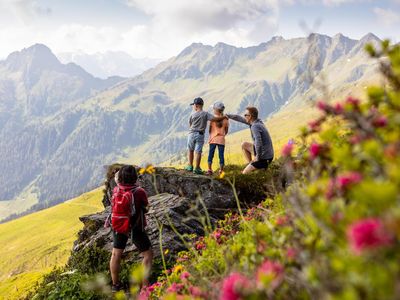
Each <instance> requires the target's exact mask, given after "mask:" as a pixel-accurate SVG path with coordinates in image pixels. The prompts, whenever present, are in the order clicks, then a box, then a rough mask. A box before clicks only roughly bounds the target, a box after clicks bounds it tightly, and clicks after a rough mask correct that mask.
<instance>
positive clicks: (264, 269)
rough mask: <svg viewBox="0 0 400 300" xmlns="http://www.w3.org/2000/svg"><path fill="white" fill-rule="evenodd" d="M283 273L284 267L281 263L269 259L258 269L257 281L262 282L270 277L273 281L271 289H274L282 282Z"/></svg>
mask: <svg viewBox="0 0 400 300" xmlns="http://www.w3.org/2000/svg"><path fill="white" fill-rule="evenodd" d="M283 271H284V269H283V266H282V265H281V264H280V263H279V262H274V261H271V260H268V259H267V260H266V261H264V262H263V264H262V265H261V266H260V267H259V268H258V269H257V281H259V282H260V281H261V282H262V280H263V278H264V277H265V276H268V277H270V278H271V279H272V281H271V283H270V287H271V288H273V289H274V288H276V287H277V286H278V285H279V284H280V283H281V282H282V280H283Z"/></svg>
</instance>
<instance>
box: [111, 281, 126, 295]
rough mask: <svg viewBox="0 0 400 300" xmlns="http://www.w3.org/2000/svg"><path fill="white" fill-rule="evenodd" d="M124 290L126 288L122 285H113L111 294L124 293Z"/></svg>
mask: <svg viewBox="0 0 400 300" xmlns="http://www.w3.org/2000/svg"><path fill="white" fill-rule="evenodd" d="M123 289H124V287H123V286H122V284H121V283H117V284H113V285H112V286H111V292H113V293H116V292H119V291H122V290H123Z"/></svg>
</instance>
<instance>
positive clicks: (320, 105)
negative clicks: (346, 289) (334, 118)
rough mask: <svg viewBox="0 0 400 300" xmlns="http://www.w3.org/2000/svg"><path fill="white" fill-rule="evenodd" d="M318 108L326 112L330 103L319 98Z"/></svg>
mask: <svg viewBox="0 0 400 300" xmlns="http://www.w3.org/2000/svg"><path fill="white" fill-rule="evenodd" d="M317 108H318V109H319V110H322V111H323V112H326V111H327V110H328V108H329V105H328V104H327V103H326V102H325V101H322V100H319V101H318V102H317Z"/></svg>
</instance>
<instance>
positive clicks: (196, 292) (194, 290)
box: [189, 286, 203, 297]
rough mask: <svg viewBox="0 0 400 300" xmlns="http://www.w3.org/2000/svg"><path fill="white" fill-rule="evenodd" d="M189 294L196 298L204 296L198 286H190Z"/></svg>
mask: <svg viewBox="0 0 400 300" xmlns="http://www.w3.org/2000/svg"><path fill="white" fill-rule="evenodd" d="M189 292H190V294H191V295H192V296H194V297H202V296H203V293H202V292H201V290H200V288H198V287H197V286H190V287H189Z"/></svg>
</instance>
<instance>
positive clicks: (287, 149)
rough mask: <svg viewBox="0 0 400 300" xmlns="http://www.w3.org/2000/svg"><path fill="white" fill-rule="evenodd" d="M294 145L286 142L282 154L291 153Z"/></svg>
mask: <svg viewBox="0 0 400 300" xmlns="http://www.w3.org/2000/svg"><path fill="white" fill-rule="evenodd" d="M293 148H294V145H293V144H286V145H285V146H284V147H283V149H282V156H283V157H288V156H291V155H292V151H293Z"/></svg>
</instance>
